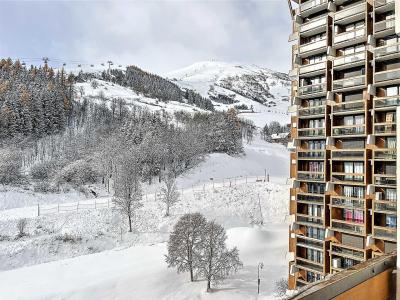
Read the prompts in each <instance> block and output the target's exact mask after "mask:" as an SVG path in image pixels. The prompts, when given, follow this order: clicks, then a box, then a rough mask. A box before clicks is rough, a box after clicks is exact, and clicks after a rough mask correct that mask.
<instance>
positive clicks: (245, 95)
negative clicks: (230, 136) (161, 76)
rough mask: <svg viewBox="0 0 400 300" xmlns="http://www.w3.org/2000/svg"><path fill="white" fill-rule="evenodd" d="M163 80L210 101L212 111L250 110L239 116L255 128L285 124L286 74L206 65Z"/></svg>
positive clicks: (258, 68)
mask: <svg viewBox="0 0 400 300" xmlns="http://www.w3.org/2000/svg"><path fill="white" fill-rule="evenodd" d="M166 77H167V78H169V79H171V80H172V81H174V82H175V83H177V84H178V85H180V86H181V87H184V88H190V89H193V90H195V91H197V92H198V93H200V94H201V95H202V96H204V97H207V98H209V99H211V100H213V104H214V105H215V107H216V109H219V110H226V109H228V108H229V107H233V106H240V105H243V104H244V105H246V106H247V107H248V108H249V109H251V107H253V111H254V113H252V112H243V114H242V116H243V117H246V118H248V119H251V120H253V121H254V122H255V124H256V125H257V126H259V127H261V126H264V125H265V124H266V123H267V122H271V121H278V122H281V123H288V122H289V115H288V113H287V107H288V103H289V102H288V96H289V87H290V81H289V78H288V76H287V75H286V74H283V73H280V72H275V71H272V70H270V69H267V68H262V67H258V66H255V65H236V64H232V63H225V62H214V61H206V62H198V63H195V64H192V65H190V66H188V67H186V68H183V69H179V70H176V71H172V72H169V73H167V74H166ZM222 102H225V103H222ZM228 102H229V103H228Z"/></svg>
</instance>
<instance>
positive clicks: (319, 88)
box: [299, 83, 326, 96]
mask: <svg viewBox="0 0 400 300" xmlns="http://www.w3.org/2000/svg"><path fill="white" fill-rule="evenodd" d="M323 92H326V83H317V84H312V85H306V86H300V87H299V96H305V95H312V94H317V93H323Z"/></svg>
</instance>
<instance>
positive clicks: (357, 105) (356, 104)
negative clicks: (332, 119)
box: [332, 100, 365, 113]
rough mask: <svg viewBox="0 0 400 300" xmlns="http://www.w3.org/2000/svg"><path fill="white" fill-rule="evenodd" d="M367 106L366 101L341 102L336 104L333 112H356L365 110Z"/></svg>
mask: <svg viewBox="0 0 400 300" xmlns="http://www.w3.org/2000/svg"><path fill="white" fill-rule="evenodd" d="M364 106H365V100H357V101H351V102H339V103H336V104H335V105H334V106H333V107H332V108H333V112H334V113H337V112H344V111H345V112H348V111H356V110H363V109H364Z"/></svg>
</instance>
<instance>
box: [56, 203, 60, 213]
mask: <svg viewBox="0 0 400 300" xmlns="http://www.w3.org/2000/svg"><path fill="white" fill-rule="evenodd" d="M57 212H58V213H59V212H60V203H58V205H57Z"/></svg>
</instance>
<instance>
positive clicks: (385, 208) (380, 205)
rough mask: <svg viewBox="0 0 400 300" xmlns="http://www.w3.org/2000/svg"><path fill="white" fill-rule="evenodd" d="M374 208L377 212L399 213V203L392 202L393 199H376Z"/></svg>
mask: <svg viewBox="0 0 400 300" xmlns="http://www.w3.org/2000/svg"><path fill="white" fill-rule="evenodd" d="M374 210H375V212H377V211H378V212H383V213H389V214H395V213H397V204H396V202H394V201H393V202H391V201H378V200H375V201H374Z"/></svg>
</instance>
